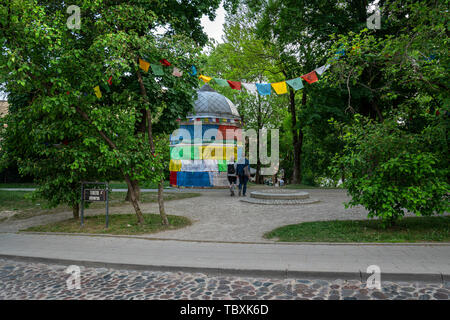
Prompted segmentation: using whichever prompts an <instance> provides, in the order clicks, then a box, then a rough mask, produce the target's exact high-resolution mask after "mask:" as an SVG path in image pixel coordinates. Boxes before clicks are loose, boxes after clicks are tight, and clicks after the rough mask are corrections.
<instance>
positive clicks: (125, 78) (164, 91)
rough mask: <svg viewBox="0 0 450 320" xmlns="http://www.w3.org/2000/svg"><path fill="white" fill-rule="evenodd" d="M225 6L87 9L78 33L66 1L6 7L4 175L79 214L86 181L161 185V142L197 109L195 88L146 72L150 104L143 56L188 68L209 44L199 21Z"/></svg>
mask: <svg viewBox="0 0 450 320" xmlns="http://www.w3.org/2000/svg"><path fill="white" fill-rule="evenodd" d="M219 3H220V1H219V0H209V1H198V0H196V1H190V2H189V3H184V4H183V5H180V3H179V2H178V1H176V0H169V1H151V2H149V1H140V0H136V1H126V2H123V1H107V0H96V1H81V2H79V3H77V5H78V6H79V7H80V9H81V29H69V28H68V27H67V25H66V22H67V18H68V15H67V13H66V9H67V7H68V4H67V3H65V2H63V1H59V2H58V1H56V2H55V1H45V0H44V1H36V0H29V1H6V2H5V1H0V12H1V13H2V14H1V17H0V44H1V45H2V48H3V49H4V50H2V55H0V80H1V82H5V88H6V91H7V92H8V93H9V100H10V103H11V109H10V115H8V117H7V118H6V123H7V124H8V128H7V129H6V130H4V129H3V128H2V129H1V130H2V132H0V134H1V136H2V138H0V141H1V142H0V143H1V146H0V147H1V150H2V151H1V152H2V155H1V156H2V159H3V160H2V166H7V165H8V164H9V163H11V162H17V164H18V166H19V171H20V173H22V174H29V175H32V176H33V177H34V178H35V182H36V183H38V184H39V190H38V192H37V194H36V196H41V197H45V198H46V199H48V200H49V201H50V202H51V203H52V205H54V206H56V205H57V204H59V203H68V204H70V205H76V204H77V203H78V201H79V200H78V199H79V182H80V181H82V180H90V181H92V180H112V179H114V180H117V178H118V176H119V175H122V176H129V177H130V179H131V180H134V181H153V182H156V181H158V182H159V181H160V180H161V177H163V176H164V172H165V167H166V166H167V164H168V150H165V147H164V146H163V144H164V143H167V139H166V138H163V136H164V135H166V136H167V135H168V134H169V133H170V132H171V131H172V130H173V129H174V128H175V127H176V121H175V120H176V119H177V118H181V117H183V116H185V115H186V113H187V112H189V111H190V110H191V109H192V103H193V99H194V98H195V90H194V85H195V84H196V80H195V78H194V77H190V76H189V75H188V72H185V73H184V75H183V77H182V78H177V77H174V76H172V74H171V73H172V69H171V68H165V69H164V75H163V76H161V77H155V76H154V75H153V74H152V72H151V71H149V72H148V73H147V74H143V76H142V78H143V84H144V88H145V90H146V91H147V98H145V97H144V96H143V94H142V92H141V88H140V86H139V85H138V76H137V72H138V70H139V69H138V57H142V58H144V59H146V60H147V61H149V62H151V63H158V61H159V60H160V59H167V60H169V61H170V62H171V63H172V64H173V65H175V66H177V67H179V68H182V69H183V68H184V69H188V68H189V67H190V66H191V65H192V64H194V63H195V61H196V57H197V56H198V54H199V52H200V50H201V47H200V46H199V45H204V44H205V43H206V40H207V38H206V35H205V34H204V33H203V31H202V29H201V25H200V18H201V17H202V15H204V14H206V15H208V16H209V17H210V18H213V17H214V13H213V12H214V11H215V9H216V8H217V7H218V6H219ZM226 5H227V6H228V7H233V6H234V1H233V0H230V1H226ZM160 27H164V30H165V32H163V33H161V32H157V29H158V28H159V29H160V30H161V28H160ZM169 69H170V70H169ZM141 72H142V71H141ZM142 73H144V72H142ZM110 76H112V82H113V83H112V85H111V87H110V86H109V84H107V79H108V78H109V77H110ZM97 85H99V86H100V88H101V91H102V98H100V99H98V98H97V97H96V96H95V95H94V91H93V88H94V87H95V86H97ZM146 110H150V114H151V116H152V126H153V127H154V128H153V129H154V130H153V135H154V136H155V135H156V134H160V135H161V137H156V138H155V141H154V144H155V149H153V148H152V146H151V143H150V139H149V136H148V133H147V130H146V122H147V119H146V117H145V113H146ZM167 148H168V147H167Z"/></svg>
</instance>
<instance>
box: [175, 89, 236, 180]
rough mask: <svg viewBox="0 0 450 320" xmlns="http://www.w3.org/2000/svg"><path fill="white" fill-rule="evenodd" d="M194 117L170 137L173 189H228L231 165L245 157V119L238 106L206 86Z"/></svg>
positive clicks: (196, 106) (181, 123)
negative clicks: (242, 119) (229, 162)
mask: <svg viewBox="0 0 450 320" xmlns="http://www.w3.org/2000/svg"><path fill="white" fill-rule="evenodd" d="M197 93H198V98H197V100H196V101H195V104H194V113H193V114H189V115H188V116H187V118H186V119H184V120H182V121H180V127H179V129H178V130H176V131H175V132H174V133H173V134H172V136H171V137H170V185H171V186H174V187H197V188H198V187H203V188H213V187H217V188H223V187H228V179H227V163H228V161H230V160H234V161H237V159H238V158H239V157H240V156H241V155H242V150H243V145H242V132H241V125H242V124H241V119H240V116H239V113H238V111H237V109H236V106H235V105H234V104H233V103H232V102H231V101H230V100H229V99H227V98H226V97H225V96H223V95H221V94H219V93H217V92H216V91H214V90H213V89H212V88H211V87H210V86H209V85H208V84H205V85H204V86H203V87H202V88H201V89H200V90H199V91H197Z"/></svg>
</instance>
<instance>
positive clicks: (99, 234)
mask: <svg viewBox="0 0 450 320" xmlns="http://www.w3.org/2000/svg"><path fill="white" fill-rule="evenodd" d="M0 233H13V234H35V235H55V236H80V237H109V238H129V239H139V240H149V241H154V240H157V241H180V242H198V243H229V244H271V245H317V246H321V245H322V246H407V247H424V246H450V242H282V241H269V240H268V241H265V242H258V241H218V240H195V239H175V238H158V237H147V236H138V235H118V234H101V233H68V232H34V231H19V232H0Z"/></svg>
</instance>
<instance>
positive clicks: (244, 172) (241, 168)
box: [236, 158, 250, 197]
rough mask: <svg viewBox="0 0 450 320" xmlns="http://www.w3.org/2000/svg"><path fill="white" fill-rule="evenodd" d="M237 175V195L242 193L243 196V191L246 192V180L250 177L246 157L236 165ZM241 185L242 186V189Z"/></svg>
mask: <svg viewBox="0 0 450 320" xmlns="http://www.w3.org/2000/svg"><path fill="white" fill-rule="evenodd" d="M236 171H237V175H238V177H239V196H241V191H242V195H243V196H244V197H245V193H246V192H247V182H248V179H249V178H250V162H249V161H248V159H247V158H245V159H244V160H242V159H241V161H239V162H238V164H237V166H236ZM242 186H243V187H244V188H243V189H242Z"/></svg>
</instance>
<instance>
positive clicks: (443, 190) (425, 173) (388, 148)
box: [334, 118, 449, 226]
mask: <svg viewBox="0 0 450 320" xmlns="http://www.w3.org/2000/svg"><path fill="white" fill-rule="evenodd" d="M356 120H357V121H356V123H355V124H354V125H353V126H351V127H346V128H345V131H346V133H345V135H344V137H343V140H344V143H345V148H344V154H343V156H341V157H336V159H335V160H334V164H335V167H336V168H339V170H340V168H342V167H344V168H345V172H346V180H345V181H344V187H345V188H347V192H348V194H349V195H350V196H351V197H352V199H351V200H350V201H349V202H348V203H347V204H346V207H349V206H356V205H362V206H364V207H365V208H366V209H367V210H368V211H369V217H379V218H381V219H382V221H383V225H385V226H387V225H391V224H393V223H395V221H396V220H398V219H400V218H401V217H403V215H404V214H405V210H407V211H410V212H413V213H414V214H416V215H418V216H420V215H422V216H429V215H433V214H442V213H443V212H445V211H448V210H449V198H448V194H447V192H448V190H449V183H448V174H449V169H448V161H447V157H446V154H447V153H448V151H447V149H446V148H443V147H442V146H446V145H447V144H446V134H445V127H444V126H443V125H444V124H443V123H439V122H435V123H432V124H430V125H429V126H427V127H425V129H423V130H421V131H420V132H418V133H414V132H410V131H408V130H406V127H405V125H404V124H402V123H403V122H402V121H401V120H400V119H396V120H387V121H385V122H383V123H372V122H370V121H369V122H367V121H361V119H360V118H357V119H356ZM442 140H444V141H442ZM443 142H444V143H443ZM336 170H337V169H336Z"/></svg>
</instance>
